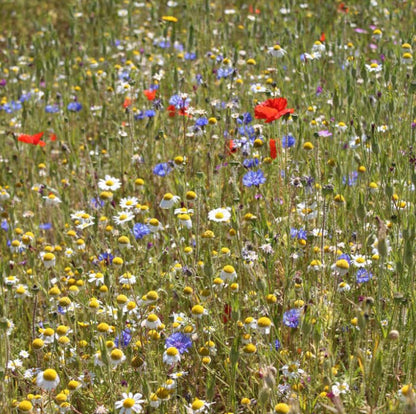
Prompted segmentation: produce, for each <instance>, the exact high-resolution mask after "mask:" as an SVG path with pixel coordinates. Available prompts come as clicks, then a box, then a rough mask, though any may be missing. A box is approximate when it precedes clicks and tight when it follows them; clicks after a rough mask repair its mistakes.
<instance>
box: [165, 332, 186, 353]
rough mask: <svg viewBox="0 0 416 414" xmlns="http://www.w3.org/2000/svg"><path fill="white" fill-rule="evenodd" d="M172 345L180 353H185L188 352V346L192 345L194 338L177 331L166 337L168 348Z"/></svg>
mask: <svg viewBox="0 0 416 414" xmlns="http://www.w3.org/2000/svg"><path fill="white" fill-rule="evenodd" d="M172 346H173V347H175V348H176V349H177V350H178V351H179V353H180V354H183V353H184V352H188V348H190V347H191V346H192V340H191V338H189V336H186V335H185V334H183V333H181V332H175V333H173V334H172V335H171V336H169V337H168V338H166V341H165V347H166V348H170V347H172Z"/></svg>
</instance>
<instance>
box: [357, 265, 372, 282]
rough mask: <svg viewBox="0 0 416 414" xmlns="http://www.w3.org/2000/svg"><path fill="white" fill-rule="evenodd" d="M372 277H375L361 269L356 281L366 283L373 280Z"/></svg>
mask: <svg viewBox="0 0 416 414" xmlns="http://www.w3.org/2000/svg"><path fill="white" fill-rule="evenodd" d="M372 277H373V274H372V273H371V272H370V271H368V270H366V269H364V268H363V267H361V268H360V269H358V271H357V275H356V280H357V283H366V282H368V281H369V280H370V279H372Z"/></svg>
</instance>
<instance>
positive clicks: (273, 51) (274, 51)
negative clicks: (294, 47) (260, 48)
mask: <svg viewBox="0 0 416 414" xmlns="http://www.w3.org/2000/svg"><path fill="white" fill-rule="evenodd" d="M267 53H268V54H269V55H272V56H273V57H276V58H281V57H283V56H284V55H285V54H286V53H287V52H286V50H285V49H283V48H282V47H281V46H280V45H274V46H271V47H268V48H267Z"/></svg>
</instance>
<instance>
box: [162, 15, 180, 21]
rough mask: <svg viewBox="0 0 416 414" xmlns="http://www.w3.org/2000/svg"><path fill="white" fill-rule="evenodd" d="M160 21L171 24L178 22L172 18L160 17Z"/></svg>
mask: <svg viewBox="0 0 416 414" xmlns="http://www.w3.org/2000/svg"><path fill="white" fill-rule="evenodd" d="M162 20H163V21H164V22H172V23H176V22H177V21H178V19H177V18H176V17H174V16H162Z"/></svg>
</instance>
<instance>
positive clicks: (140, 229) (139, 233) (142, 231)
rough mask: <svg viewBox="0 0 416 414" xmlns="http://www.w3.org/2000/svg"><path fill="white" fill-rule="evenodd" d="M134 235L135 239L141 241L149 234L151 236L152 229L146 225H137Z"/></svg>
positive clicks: (133, 231)
mask: <svg viewBox="0 0 416 414" xmlns="http://www.w3.org/2000/svg"><path fill="white" fill-rule="evenodd" d="M132 233H133V235H134V238H135V239H136V240H139V239H142V238H143V237H144V236H147V235H148V234H150V229H149V227H148V226H146V224H142V223H136V224H135V225H134V226H133V230H132Z"/></svg>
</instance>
